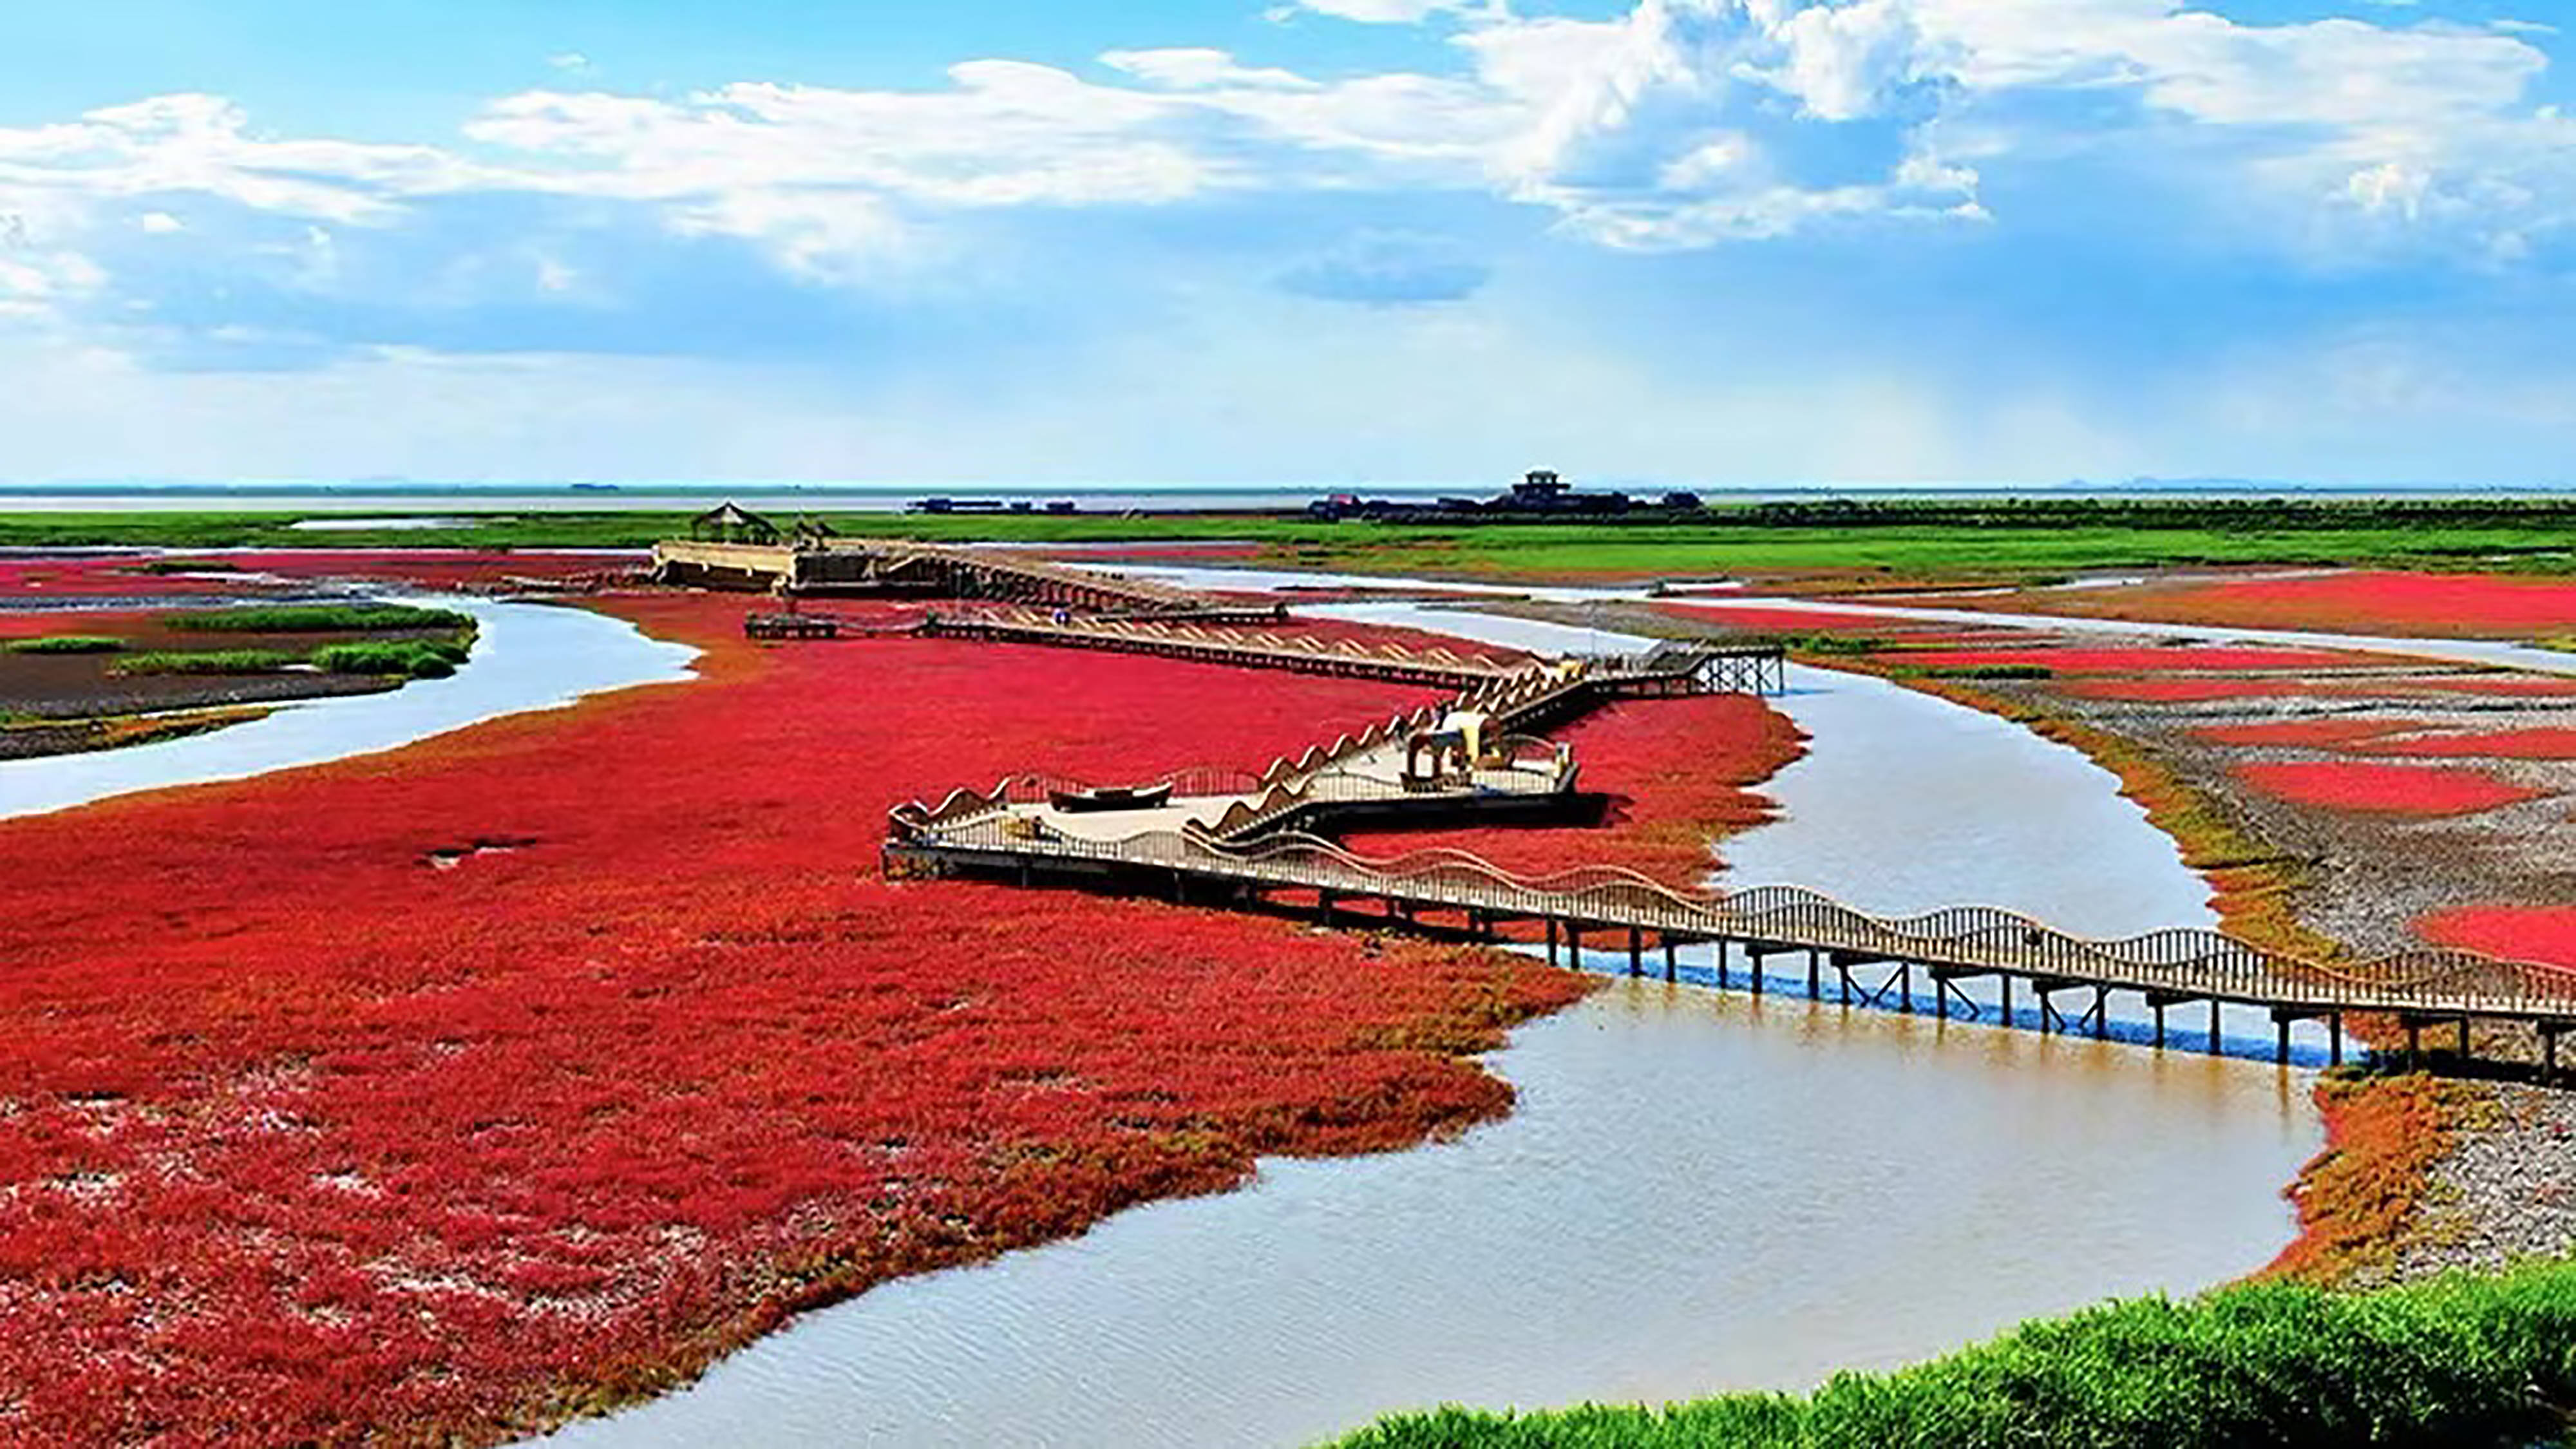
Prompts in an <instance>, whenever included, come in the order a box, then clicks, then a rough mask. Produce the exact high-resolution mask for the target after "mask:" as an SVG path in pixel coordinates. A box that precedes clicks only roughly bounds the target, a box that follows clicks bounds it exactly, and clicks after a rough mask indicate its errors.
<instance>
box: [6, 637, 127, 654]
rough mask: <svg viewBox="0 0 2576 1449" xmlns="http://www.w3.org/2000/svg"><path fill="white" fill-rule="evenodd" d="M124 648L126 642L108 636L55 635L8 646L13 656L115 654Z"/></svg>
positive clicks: (22, 640) (21, 641)
mask: <svg viewBox="0 0 2576 1449" xmlns="http://www.w3.org/2000/svg"><path fill="white" fill-rule="evenodd" d="M124 647H125V641H124V640H122V639H118V638H114V637H112V636H110V635H106V634H54V635H49V636H47V637H45V638H42V639H20V640H18V641H16V642H14V643H12V644H10V645H9V646H8V648H9V652H10V653H12V654H114V653H116V652H117V651H119V650H121V649H123V648H124Z"/></svg>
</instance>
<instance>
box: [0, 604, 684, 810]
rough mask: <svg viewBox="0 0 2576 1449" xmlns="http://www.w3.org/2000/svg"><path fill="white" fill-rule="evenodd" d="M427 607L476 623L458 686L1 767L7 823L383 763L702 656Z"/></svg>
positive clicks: (509, 617)
mask: <svg viewBox="0 0 2576 1449" xmlns="http://www.w3.org/2000/svg"><path fill="white" fill-rule="evenodd" d="M418 602H423V603H434V604H436V605H437V606H438V607H441V608H450V609H455V610H458V611H461V612H463V613H466V614H470V615H471V616H473V618H474V621H475V626H476V630H477V637H476V642H475V650H474V657H473V659H472V660H471V662H469V663H468V664H467V665H466V666H465V667H464V668H462V669H460V670H459V671H458V672H457V673H456V674H455V675H453V676H452V677H450V678H446V679H430V680H418V681H415V682H413V683H411V684H409V685H406V686H404V687H403V688H402V689H399V690H394V691H386V692H375V693H367V694H360V695H352V696H346V697H337V698H329V699H319V700H312V701H308V702H305V703H300V704H297V705H294V706H292V707H289V708H281V709H278V710H275V711H273V712H271V713H269V714H267V715H266V716H264V717H262V718H260V719H257V720H254V721H251V722H248V723H243V724H236V725H233V726H231V727H230V728H227V729H225V730H223V731H221V732H219V733H215V734H207V735H197V736H192V737H189V738H185V739H176V740H166V741H161V742H158V743H154V744H151V745H147V746H139V747H135V748H132V749H128V750H122V751H117V752H113V753H108V754H98V755H82V756H78V757H70V758H46V759H29V760H0V819H6V818H9V817H12V816H22V815H38V814H45V813H48V812H51V811H57V810H66V809H70V808H72V807H73V806H76V805H85V804H88V803H91V802H93V801H97V800H105V799H109V798H112V797H114V796H118V795H127V794H132V793H135V792H137V791H143V790H155V789H162V788H166V787H170V786H175V785H196V784H207V783H212V782H215V781H222V780H242V779H249V778H252V777H255V776H259V775H264V774H268V773H271V772H274V771H278V770H287V769H295V768H298V767H301V766H306V765H317V764H325V763H329V762H331V761H335V760H342V759H347V758H350V757H352V756H358V755H368V754H376V753H380V752H383V751H387V750H395V749H400V748H402V747H403V746H406V745H411V744H416V743H418V742H420V741H422V740H427V739H432V738H435V737H436V736H439V735H443V734H447V733H449V732H451V731H455V730H460V729H465V728H467V727H469V726H473V725H477V724H483V723H488V722H490V721H493V720H498V719H504V718H507V717H509V716H511V715H516V714H524V713H528V712H531V711H536V710H549V709H557V708H561V707H563V706H565V705H568V704H572V703H574V702H575V701H578V700H581V699H584V698H587V697H590V696H594V695H598V694H603V693H607V692H611V691H615V690H621V689H628V688H632V687H634V686H637V685H643V684H662V683H679V682H683V681H686V680H688V679H690V678H692V677H694V676H693V675H692V674H691V672H690V670H689V664H690V661H692V660H694V659H695V658H697V656H698V650H696V649H695V648H692V647H689V646H687V645H682V644H674V643H669V642H665V641H662V640H657V639H653V638H651V637H649V636H647V635H646V634H645V633H643V632H642V631H641V630H639V629H637V628H636V627H635V626H634V625H633V624H631V623H629V622H627V621H626V620H623V619H619V618H616V617H614V616H612V615H608V614H602V613H598V612H595V611H592V610H588V609H567V608H561V607H558V606H554V605H547V604H513V603H494V602H490V601H487V600H481V599H473V598H455V597H449V596H445V595H437V596H429V597H427V598H423V599H420V600H418Z"/></svg>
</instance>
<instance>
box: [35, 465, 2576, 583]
mask: <svg viewBox="0 0 2576 1449" xmlns="http://www.w3.org/2000/svg"><path fill="white" fill-rule="evenodd" d="M1327 491H1329V490H1328V489H1327V488H1325V487H1323V486H1321V485H1319V486H1318V487H1317V488H1316V489H1315V493H1316V495H1317V496H1319V497H1320V496H1322V495H1323V494H1324V493H1325V492H1327ZM744 501H745V502H746V503H748V504H749V505H750V506H751V507H753V508H756V509H761V510H763V511H766V512H768V513H770V514H771V515H772V516H774V517H777V518H778V519H780V520H781V521H782V522H785V521H787V520H789V519H794V518H801V517H804V516H807V515H806V514H805V513H804V511H803V510H799V509H798V508H797V507H796V504H795V500H793V499H773V498H761V497H756V496H755V497H751V498H747V499H746V500H744ZM421 507H422V509H423V511H430V510H435V511H437V512H439V513H441V514H448V513H450V512H452V510H450V509H448V508H444V507H441V506H439V504H438V503H435V502H425V503H423V504H422V505H421ZM300 516H301V515H297V514H291V513H239V512H234V513H122V514H117V513H99V514H68V513H22V514H7V515H0V547H31V546H70V545H83V546H115V545H126V546H146V545H150V546H161V547H171V548H235V547H244V546H255V545H270V546H287V547H302V548H310V547H312V546H313V542H314V540H313V535H312V534H310V533H304V532H297V531H296V530H295V529H294V528H293V527H292V526H291V525H293V524H294V523H295V522H296V521H297V519H298V518H299V517H300ZM457 516H458V517H460V518H461V519H462V526H460V527H458V528H455V529H452V530H446V531H442V532H441V533H440V534H439V535H438V539H437V542H438V546H439V547H441V548H478V549H495V548H498V549H507V548H544V547H583V548H645V547H649V546H650V545H651V544H653V543H654V542H655V541H657V540H659V539H664V538H671V537H675V536H682V535H685V534H686V533H687V531H688V519H689V515H688V514H687V513H685V512H682V511H679V510H673V511H669V512H658V511H637V512H601V513H569V512H567V513H536V514H525V513H523V514H499V513H484V514H460V515H457ZM815 516H817V517H819V518H820V519H821V520H822V521H824V522H826V523H829V524H830V525H831V526H833V527H834V528H837V529H839V530H840V531H841V532H842V533H844V534H851V535H876V536H894V537H905V538H923V539H932V540H937V541H943V542H952V543H968V542H982V541H1007V542H1021V543H1075V542H1106V541H1134V542H1154V541H1168V540H1212V541H1213V540H1225V541H1236V542H1250V543H1256V544H1259V545H1261V546H1262V561H1263V562H1266V563H1270V564H1276V565H1309V566H1319V567H1335V568H1354V569H1359V570H1362V571H1375V572H1395V573H1419V572H1449V573H1462V574H1463V573H1475V574H1487V575H1492V576H1497V577H1516V578H1538V577H1564V576H1577V575H1583V574H1605V575H1609V574H1615V575H1623V576H1630V577H1654V576H1664V577H1685V576H1699V575H1704V574H1708V573H1714V572H1724V571H1730V570H1738V569H1817V570H1829V571H1860V572H1877V573H1887V574H1891V575H1895V576H1898V577H1900V578H1902V577H1914V576H1936V575H1946V576H1964V577H1976V578H1981V579H2004V578H2014V579H2031V578H2039V579H2046V578H2062V577H2065V576H2067V575H2069V574H2070V573H2072V572H2074V571H2078V570H2086V569H2103V568H2134V567H2149V566H2153V565H2158V564H2221V563H2243V564H2250V563H2269V564H2337V563H2386V564H2404V565H2412V566H2419V567H2421V566H2434V567H2447V568H2474V567H2509V568H2513V569H2516V570H2520V571H2525V572H2549V573H2567V572H2571V571H2576V551H2571V548H2570V546H2569V543H2568V539H2569V537H2570V533H2571V530H2576V500H2571V499H2561V498H2526V499H2477V498H2464V499H2439V500H2378V499H2300V498H2275V499H2244V500H2230V499H2207V498H2170V499H2155V498H2150V499H2127V500H2123V499H2052V498H2035V499H1858V500H1850V499H1811V500H1803V501H1792V502H1773V503H1758V504H1728V503H1724V502H1719V503H1717V504H1716V505H1715V506H1713V507H1711V508H1709V509H1708V510H1707V511H1706V512H1704V513H1702V514H1700V515H1698V516H1696V517H1694V518H1692V519H1690V520H1688V521H1685V522H1674V521H1672V520H1671V519H1670V518H1669V517H1666V516H1661V515H1658V516H1656V517H1654V518H1652V519H1651V520H1643V521H1637V522H1602V523H1590V524H1585V523H1562V522H1536V523H1496V524H1490V525H1487V526H1483V527H1465V526H1459V525H1455V524H1429V525H1416V524H1400V523H1370V522H1362V521H1351V522H1342V523H1327V522H1323V521H1320V520H1316V519H1311V518H1308V517H1305V516H1303V515H1302V514H1297V513H1270V514H1164V515H1158V516H1148V517H1137V518H1126V517H1119V516H1115V515H1111V514H1106V513H1095V514H1070V515H1046V514H1039V515H1025V516H1021V515H1005V516H1001V517H994V516H990V515H974V516H958V515H949V516H933V515H909V514H899V513H847V512H843V513H825V514H820V515H815ZM420 543H421V539H420V536H419V535H418V534H417V533H415V532H407V531H404V530H399V529H386V530H381V531H362V532H351V533H340V534H335V535H334V536H333V539H332V546H333V547H335V548H375V547H404V546H411V547H418V546H419V545H420Z"/></svg>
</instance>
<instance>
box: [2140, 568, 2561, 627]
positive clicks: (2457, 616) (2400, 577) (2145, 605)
mask: <svg viewBox="0 0 2576 1449" xmlns="http://www.w3.org/2000/svg"><path fill="white" fill-rule="evenodd" d="M2123 602H2125V603H2128V604H2130V605H2133V606H2134V607H2136V608H2137V609H2139V610H2140V611H2142V612H2146V613H2149V614H2152V615H2153V616H2154V617H2156V618H2160V619H2163V618H2171V619H2174V620H2176V621H2179V622H2188V623H2205V624H2224V625H2232V626H2236V627H2240V628H2289V629H2325V630H2334V631H2339V632H2344V633H2368V632H2373V631H2377V632H2382V633H2410V634H2437V635H2460V636H2485V637H2499V638H2510V637H2517V636H2521V635H2527V634H2540V633H2549V632H2552V631H2555V630H2561V629H2570V628H2576V583H2570V582H2568V581H2566V580H2564V579H2517V578H2500V577H2497V576H2495V575H2492V574H2419V573H2405V572H2400V571H2394V570H2359V571H2355V572H2352V573H2338V574H2326V575H2319V576H2316V577H2312V578H2296V579H2246V580H2242V581H2239V582H2235V583H2218V584H2205V585H2201V586H2198V587H2193V588H2181V589H2151V590H2148V591H2145V592H2141V593H2137V594H2132V595H2129V596H2127V598H2126V599H2125V600H2124V601H2123Z"/></svg>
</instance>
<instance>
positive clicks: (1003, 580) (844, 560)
mask: <svg viewBox="0 0 2576 1449" xmlns="http://www.w3.org/2000/svg"><path fill="white" fill-rule="evenodd" d="M653 577H654V580H655V581H656V582H659V583H665V584H678V585H684V586H690V587H696V588H710V589H738V590H745V591H752V592H760V593H772V594H778V595H781V596H785V597H791V598H792V597H797V596H815V595H835V594H848V595H859V594H893V595H900V596H907V597H921V598H951V599H1006V600H1012V601H1016V602H1020V603H1031V604H1040V605H1047V606H1053V607H1062V608H1075V609H1103V610H1113V611H1127V612H1136V613H1161V612H1167V611H1183V610H1189V609H1195V608H1202V607H1205V606H1206V605H1207V604H1209V603H1210V602H1211V601H1210V600H1209V599H1207V598H1206V597H1205V596H1203V595H1200V594H1196V593H1193V592H1191V591H1190V590H1187V589H1179V588H1173V587H1171V586H1170V585H1167V584H1158V583H1154V582H1152V581H1150V580H1147V579H1137V578H1129V577H1126V576H1124V575H1121V574H1117V573H1111V572H1103V571H1099V570H1094V569H1082V568H1074V567H1072V566H1071V565H1067V564H1059V563H1054V562H1050V561H1049V560H1046V559H1042V558H1038V557H1036V556H1034V555H1031V554H1027V553H1023V552H1021V551H1019V550H1016V549H998V548H968V547H961V546H958V545H954V544H938V543H921V542H917V541H914V540H911V539H892V538H822V537H810V536H809V537H801V538H796V539H792V540H787V541H781V542H773V543H732V542H721V541H712V540H705V539H665V540H663V541H662V542H661V543H658V544H655V545H654V546H653Z"/></svg>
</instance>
